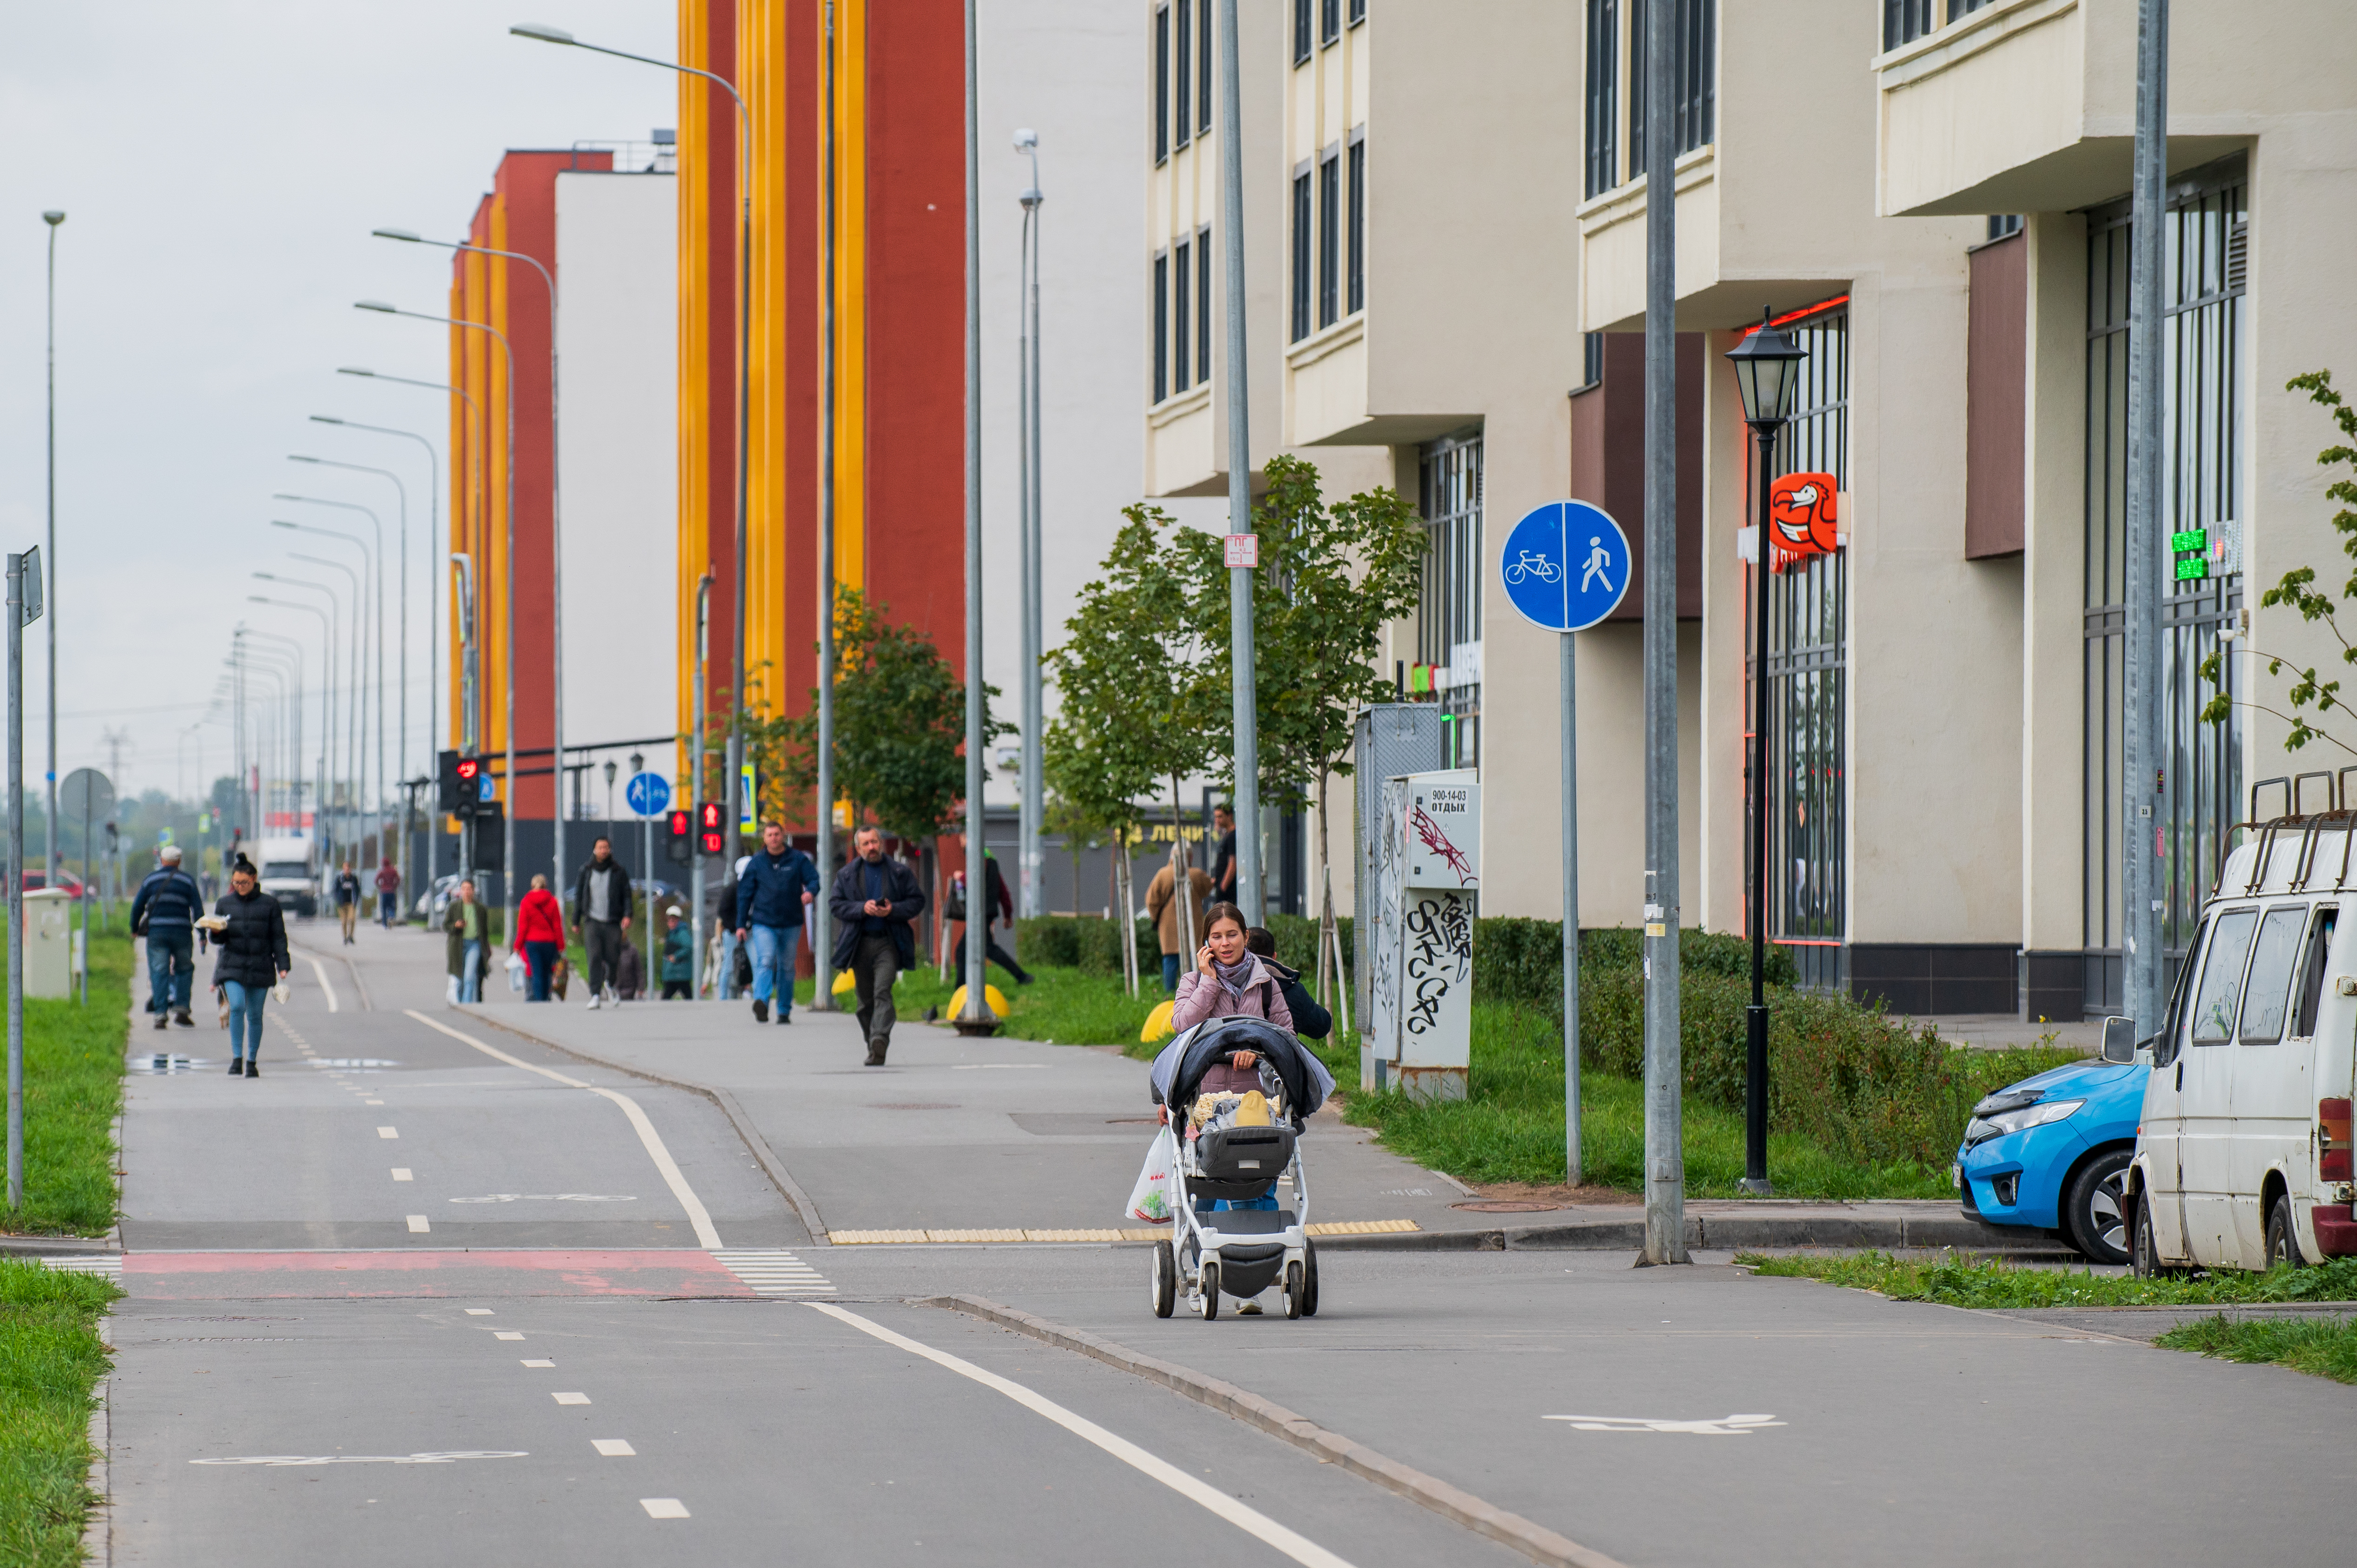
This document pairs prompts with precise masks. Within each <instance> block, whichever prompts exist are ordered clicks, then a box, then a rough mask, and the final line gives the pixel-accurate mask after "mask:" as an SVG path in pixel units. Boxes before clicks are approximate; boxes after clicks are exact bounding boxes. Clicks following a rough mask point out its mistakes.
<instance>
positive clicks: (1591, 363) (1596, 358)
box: [1579, 332, 1604, 387]
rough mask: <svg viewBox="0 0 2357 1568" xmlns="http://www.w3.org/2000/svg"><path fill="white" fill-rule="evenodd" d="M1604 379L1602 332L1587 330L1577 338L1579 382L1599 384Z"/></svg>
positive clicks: (1590, 385)
mask: <svg viewBox="0 0 2357 1568" xmlns="http://www.w3.org/2000/svg"><path fill="white" fill-rule="evenodd" d="M1603 380H1604V334H1603V333H1601V332H1588V333H1584V334H1582V335H1581V338H1580V340H1579V384H1580V385H1581V386H1584V387H1592V386H1597V385H1600V384H1601V383H1602V382H1603Z"/></svg>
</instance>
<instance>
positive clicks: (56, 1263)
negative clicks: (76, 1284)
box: [37, 1252, 123, 1280]
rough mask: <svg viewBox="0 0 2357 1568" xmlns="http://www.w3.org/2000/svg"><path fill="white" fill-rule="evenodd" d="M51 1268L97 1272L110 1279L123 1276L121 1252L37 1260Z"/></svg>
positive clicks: (71, 1272)
mask: <svg viewBox="0 0 2357 1568" xmlns="http://www.w3.org/2000/svg"><path fill="white" fill-rule="evenodd" d="M37 1261H38V1262H44V1263H47V1264H48V1266H49V1267H51V1268H53V1269H63V1270H64V1271H65V1272H66V1273H70V1274H99V1275H102V1276H103V1277H105V1278H107V1279H110V1280H120V1279H122V1278H123V1254H122V1253H120V1252H94V1253H89V1254H85V1255H78V1256H73V1257H63V1258H59V1257H44V1258H39V1259H38V1260H37Z"/></svg>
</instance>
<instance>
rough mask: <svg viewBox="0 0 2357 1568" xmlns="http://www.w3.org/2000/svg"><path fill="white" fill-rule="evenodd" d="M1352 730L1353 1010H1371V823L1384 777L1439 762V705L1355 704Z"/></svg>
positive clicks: (1379, 814) (1377, 814) (1378, 815)
mask: <svg viewBox="0 0 2357 1568" xmlns="http://www.w3.org/2000/svg"><path fill="white" fill-rule="evenodd" d="M1440 756H1441V753H1440V705H1439V704H1438V703H1375V704H1374V705H1372V706H1371V707H1364V708H1361V709H1360V710H1359V716H1358V717H1357V718H1356V719H1355V720H1353V721H1352V723H1351V770H1352V777H1351V843H1352V845H1353V846H1354V847H1355V848H1356V850H1357V852H1358V864H1357V865H1355V866H1354V867H1353V868H1352V875H1351V1016H1352V1017H1353V1018H1364V1017H1366V1016H1367V1015H1369V1014H1370V1013H1371V1012H1372V1010H1373V1008H1372V1000H1371V998H1370V997H1369V994H1368V991H1367V928H1368V926H1369V924H1370V923H1371V921H1372V917H1373V910H1374V887H1375V827H1376V824H1377V823H1379V822H1382V820H1383V780H1384V779H1395V778H1398V777H1399V776H1400V775H1402V774H1405V773H1421V772H1424V771H1426V770H1427V769H1430V768H1438V767H1439V766H1440Z"/></svg>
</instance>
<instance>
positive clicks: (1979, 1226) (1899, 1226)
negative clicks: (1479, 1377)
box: [1318, 1212, 2076, 1256]
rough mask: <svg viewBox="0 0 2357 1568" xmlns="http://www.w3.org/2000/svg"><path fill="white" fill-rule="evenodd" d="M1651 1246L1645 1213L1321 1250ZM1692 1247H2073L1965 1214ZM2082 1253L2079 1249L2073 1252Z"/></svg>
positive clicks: (1833, 1218) (1767, 1220)
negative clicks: (1642, 1214)
mask: <svg viewBox="0 0 2357 1568" xmlns="http://www.w3.org/2000/svg"><path fill="white" fill-rule="evenodd" d="M1644 1244H1645V1224H1644V1221H1643V1220H1642V1219H1595V1220H1583V1221H1578V1222H1575V1223H1572V1224H1565V1225H1516V1226H1509V1227H1502V1228H1499V1229H1495V1230H1417V1231H1410V1232H1405V1233H1402V1234H1398V1235H1388V1236H1334V1237H1325V1236H1321V1237H1319V1238H1318V1250H1319V1251H1327V1250H1329V1249H1330V1250H1332V1251H1361V1252H1523V1251H1534V1252H1537V1251H1597V1252H1614V1251H1637V1250H1638V1249H1640V1248H1641V1247H1642V1246H1644ZM1686 1245H1687V1246H1688V1247H1710V1248H1717V1249H1721V1250H1726V1249H1736V1250H1740V1249H1742V1248H1746V1247H1846V1248H1878V1249H1881V1250H1883V1251H1899V1250H1904V1249H1922V1248H1940V1247H1949V1248H1962V1249H1968V1250H1972V1251H1997V1252H2006V1253H2021V1252H2040V1251H2056V1252H2063V1253H2069V1252H2070V1251H2071V1249H2070V1248H2068V1247H2066V1246H2064V1245H2063V1244H2062V1243H2061V1242H2060V1241H2056V1240H2050V1239H2049V1238H2048V1237H2046V1236H2045V1235H2043V1234H2041V1233H2040V1232H2038V1231H2034V1230H2020V1229H2018V1227H2011V1226H2002V1225H1986V1224H1983V1223H1981V1222H1980V1221H1978V1220H1975V1219H1965V1218H1964V1216H1963V1215H1962V1214H1954V1215H1944V1216H1933V1215H1924V1216H1881V1215H1857V1214H1844V1213H1839V1212H1835V1213H1828V1214H1824V1215H1696V1214H1689V1215H1687V1216H1686ZM2072 1255H2073V1256H2075V1255H2076V1254H2075V1253H2073V1254H2072Z"/></svg>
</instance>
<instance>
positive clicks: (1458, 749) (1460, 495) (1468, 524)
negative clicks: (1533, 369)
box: [1416, 431, 1481, 768]
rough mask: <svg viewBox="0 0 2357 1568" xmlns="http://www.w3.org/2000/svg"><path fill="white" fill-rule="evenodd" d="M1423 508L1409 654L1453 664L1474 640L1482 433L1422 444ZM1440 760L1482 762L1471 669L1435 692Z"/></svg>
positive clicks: (1463, 764) (1475, 647) (1473, 647)
mask: <svg viewBox="0 0 2357 1568" xmlns="http://www.w3.org/2000/svg"><path fill="white" fill-rule="evenodd" d="M1421 456H1422V458H1423V461H1422V463H1421V465H1420V467H1421V468H1422V470H1423V473H1422V479H1423V483H1422V486H1421V487H1420V488H1421V490H1422V498H1421V499H1422V502H1423V505H1422V509H1421V510H1423V512H1424V528H1425V536H1426V539H1427V540H1428V541H1429V546H1430V552H1431V553H1429V554H1428V555H1426V558H1425V565H1424V588H1423V596H1422V603H1421V604H1420V605H1419V607H1418V608H1417V614H1416V658H1417V659H1418V660H1420V661H1422V662H1423V663H1426V664H1452V665H1453V664H1454V663H1455V662H1456V661H1457V659H1458V650H1468V651H1469V653H1470V654H1471V656H1472V659H1473V660H1478V659H1479V658H1480V646H1481V436H1480V433H1479V432H1478V431H1477V432H1475V433H1474V434H1472V435H1465V436H1457V437H1452V438H1450V439H1448V440H1444V441H1435V442H1433V443H1432V444H1430V445H1429V446H1426V447H1425V448H1424V451H1423V453H1422V455H1421ZM1440 703H1441V713H1440V747H1441V750H1440V766H1442V767H1443V768H1478V767H1480V764H1481V682H1480V676H1479V675H1478V674H1476V675H1475V677H1474V678H1473V679H1472V680H1469V681H1467V682H1464V683H1463V684H1461V685H1460V684H1457V683H1455V682H1451V684H1450V686H1449V688H1448V691H1446V692H1444V693H1441V694H1440Z"/></svg>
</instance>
